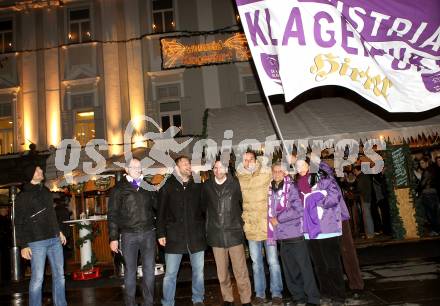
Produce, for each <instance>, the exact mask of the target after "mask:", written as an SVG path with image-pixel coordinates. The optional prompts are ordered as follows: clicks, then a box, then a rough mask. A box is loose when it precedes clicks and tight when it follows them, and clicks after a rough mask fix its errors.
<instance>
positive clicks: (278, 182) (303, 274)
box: [268, 163, 319, 305]
mask: <svg viewBox="0 0 440 306" xmlns="http://www.w3.org/2000/svg"><path fill="white" fill-rule="evenodd" d="M285 173H286V172H285V171H284V169H283V168H282V166H281V164H280V163H275V164H274V165H273V166H272V175H273V180H272V183H271V186H270V187H269V188H270V189H269V200H268V201H269V208H268V211H269V224H270V225H269V229H268V235H271V236H272V237H273V239H274V240H277V241H278V242H279V243H280V246H281V251H280V255H281V262H282V265H283V270H284V276H285V279H286V285H287V288H288V289H289V292H290V294H291V295H292V299H293V302H294V303H293V305H306V303H308V305H310V304H312V305H313V304H316V305H318V304H319V290H318V288H317V285H316V281H315V277H314V275H313V268H312V263H311V260H310V256H309V252H308V249H307V244H306V242H305V240H304V231H303V211H304V210H303V206H302V203H301V199H300V196H299V193H298V189H297V187H296V186H295V185H294V184H292V180H291V179H290V177H289V176H286V175H285Z"/></svg>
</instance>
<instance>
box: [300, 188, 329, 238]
mask: <svg viewBox="0 0 440 306" xmlns="http://www.w3.org/2000/svg"><path fill="white" fill-rule="evenodd" d="M322 199H324V195H323V194H322V193H321V192H320V191H314V192H312V193H309V194H307V195H306V196H305V203H304V233H308V234H309V237H310V239H315V238H316V237H317V236H318V235H319V234H320V233H321V225H320V224H319V218H318V203H319V202H320V201H321V200H322Z"/></svg>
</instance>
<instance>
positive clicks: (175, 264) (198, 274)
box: [162, 251, 205, 306]
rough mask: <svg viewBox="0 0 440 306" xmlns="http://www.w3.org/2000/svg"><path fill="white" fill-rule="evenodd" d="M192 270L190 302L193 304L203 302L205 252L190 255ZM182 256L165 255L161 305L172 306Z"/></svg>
mask: <svg viewBox="0 0 440 306" xmlns="http://www.w3.org/2000/svg"><path fill="white" fill-rule="evenodd" d="M189 259H190V261H191V269H192V301H193V303H197V302H203V297H204V295H205V284H204V278H203V269H204V265H205V251H200V252H197V253H190V254H189ZM181 260H182V254H168V253H166V254H165V277H164V278H163V299H162V305H165V306H174V296H175V294H176V281H177V272H179V267H180V261H181Z"/></svg>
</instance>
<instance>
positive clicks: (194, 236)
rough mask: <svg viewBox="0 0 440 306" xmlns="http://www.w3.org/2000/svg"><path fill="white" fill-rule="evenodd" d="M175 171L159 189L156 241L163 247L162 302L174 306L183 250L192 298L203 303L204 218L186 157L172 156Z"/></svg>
mask: <svg viewBox="0 0 440 306" xmlns="http://www.w3.org/2000/svg"><path fill="white" fill-rule="evenodd" d="M175 163H176V172H175V175H172V176H171V177H169V178H168V179H167V181H166V183H165V185H164V186H163V187H162V189H161V190H160V205H159V206H160V207H159V217H158V226H157V231H158V234H157V237H158V239H159V243H160V244H161V245H162V246H164V247H165V265H166V269H165V277H164V279H163V299H162V305H164V306H174V304H175V302H174V296H175V291H176V280H177V273H178V271H179V267H180V262H181V260H182V255H183V254H188V253H189V258H190V261H191V268H192V301H193V304H194V305H197V306H200V305H204V304H203V299H204V294H205V286H204V274H203V268H204V260H205V248H206V238H205V218H204V209H203V206H202V203H201V199H200V197H201V184H198V183H195V182H194V181H193V179H192V177H191V173H192V172H191V162H190V161H189V159H188V157H184V156H182V157H179V158H177V159H176V160H175Z"/></svg>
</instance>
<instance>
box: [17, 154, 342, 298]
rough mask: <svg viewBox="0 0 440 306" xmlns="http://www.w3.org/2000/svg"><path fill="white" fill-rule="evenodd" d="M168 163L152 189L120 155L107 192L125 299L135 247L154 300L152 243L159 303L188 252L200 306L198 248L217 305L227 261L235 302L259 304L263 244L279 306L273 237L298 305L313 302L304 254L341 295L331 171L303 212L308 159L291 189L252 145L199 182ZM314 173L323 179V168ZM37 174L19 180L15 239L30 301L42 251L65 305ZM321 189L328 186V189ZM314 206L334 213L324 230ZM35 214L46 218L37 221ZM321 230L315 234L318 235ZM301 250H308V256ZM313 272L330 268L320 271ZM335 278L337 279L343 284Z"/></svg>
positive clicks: (58, 238) (55, 234)
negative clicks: (118, 176)
mask: <svg viewBox="0 0 440 306" xmlns="http://www.w3.org/2000/svg"><path fill="white" fill-rule="evenodd" d="M175 164H176V167H175V172H174V173H173V174H174V175H172V176H170V177H169V178H168V179H167V181H166V183H165V184H164V186H163V187H162V188H161V189H160V191H159V193H156V192H155V191H148V190H146V189H144V188H142V184H143V183H145V182H144V181H143V176H142V166H141V162H140V161H139V160H138V159H136V158H133V159H131V160H129V161H128V162H127V166H126V168H125V172H126V175H125V176H124V177H123V178H122V180H121V181H119V182H118V183H117V184H116V186H115V187H114V188H113V189H112V191H111V193H110V199H109V207H108V226H109V236H110V249H111V250H112V251H113V252H115V253H121V255H122V256H123V258H124V264H125V271H124V272H125V273H124V287H125V290H124V301H125V304H126V305H129V306H133V305H137V304H136V301H135V293H136V276H137V265H138V253H139V252H140V254H141V260H142V272H143V280H142V296H143V305H146V306H147V305H148V306H152V305H153V304H154V288H155V286H154V284H155V257H156V248H157V243H156V241H157V242H158V243H159V244H160V245H161V246H163V247H164V249H165V265H166V272H165V276H164V278H163V294H162V300H161V301H162V305H165V306H172V305H175V292H176V282H177V274H178V271H179V267H180V263H181V260H182V256H183V255H184V254H188V255H189V259H190V263H191V267H192V302H193V305H199V306H200V305H204V295H205V288H204V257H205V249H206V248H207V246H210V247H212V250H213V254H214V257H215V262H216V266H217V274H218V279H219V282H220V287H221V293H222V297H223V302H224V305H234V295H233V289H232V283H231V276H230V272H229V262H230V261H231V263H232V270H233V274H234V278H235V280H236V283H237V288H238V293H239V295H240V301H241V303H242V305H246V306H249V305H256V306H260V305H264V304H265V303H267V302H269V301H268V299H267V298H266V287H267V286H266V275H265V272H264V262H263V259H264V257H263V249H264V253H265V258H266V261H267V263H268V265H269V272H270V286H269V287H270V292H271V299H272V300H271V305H273V306H278V305H284V304H283V300H282V291H283V280H282V275H281V265H280V260H279V258H280V256H279V254H278V248H277V241H278V242H279V243H280V246H281V262H282V264H283V268H284V272H285V278H286V285H287V289H288V290H289V291H290V292H291V294H292V296H293V298H294V301H295V302H296V303H297V305H302V304H304V305H305V304H306V303H309V304H319V303H320V295H319V294H320V293H319V291H318V289H317V282H316V281H315V279H314V276H313V275H314V273H313V270H312V264H311V260H310V258H313V262H314V264H315V266H316V267H317V268H318V270H317V274H318V280H319V283H320V284H321V285H323V284H326V288H327V287H328V288H333V289H334V290H333V291H334V292H333V293H335V294H334V296H333V297H336V298H338V297H342V300H343V294H344V292H343V290H344V289H343V279H342V269H341V268H340V262H339V257H338V256H339V255H338V254H339V253H338V252H339V251H338V250H339V238H340V237H339V236H340V235H341V231H342V229H341V205H340V202H341V201H343V200H341V197H340V192H338V190H336V189H335V188H334V185H333V183H334V182H333V179H332V178H330V177H329V178H328V181H329V182H327V183H326V184H324V183H322V184H321V185H322V186H320V188H321V189H322V190H319V192H320V193H319V195H317V194H314V195H312V196H311V197H309V199H314V200H315V206H314V208H313V209H315V210H314V211H312V210H309V211H310V214H311V215H310V216H309V218H308V219H306V218H305V217H304V216H305V215H306V211H305V208H304V203H306V200H305V198H304V197H305V196H304V195H305V194H307V193H308V192H311V191H312V189H311V187H312V186H313V185H314V183H311V180H310V179H311V178H310V174H309V171H308V168H305V167H306V166H307V165H304V166H301V165H300V166H297V167H298V171H299V173H300V174H301V171H302V170H301V169H302V168H304V169H305V170H304V171H303V172H304V173H303V174H301V175H300V176H299V177H300V178H299V180H298V182H297V185H295V186H296V187H295V188H293V187H292V186H293V183H292V180H291V178H290V177H289V176H287V175H286V172H285V170H284V169H283V168H282V167H281V165H280V164H275V165H273V166H272V168H265V167H262V165H261V163H260V162H259V161H257V158H256V155H255V153H254V152H247V153H245V154H244V155H243V162H242V163H241V165H240V166H239V167H238V169H237V176H232V175H231V174H230V173H229V172H228V166H227V165H225V164H224V163H222V161H220V160H219V161H216V162H215V164H214V167H213V171H212V174H211V177H210V178H209V179H208V180H207V181H206V182H204V183H203V184H200V183H196V182H194V180H193V179H192V170H191V162H190V160H189V158H187V157H184V156H183V157H179V158H177V159H176V160H175ZM328 172H329V171H328ZM301 176H303V177H302V178H301ZM323 177H325V178H327V175H325V176H323ZM43 178H44V176H43V174H42V170H41V169H40V168H38V167H33V168H31V169H29V179H28V182H29V183H27V184H26V185H25V192H23V193H22V194H21V195H20V196H19V199H18V205H17V209H18V210H17V212H18V214H17V215H18V217H19V218H18V219H17V225H18V232H17V234H18V238H19V241H20V243H21V245H22V246H23V249H22V256H23V257H24V258H27V259H31V260H32V263H31V265H32V280H31V285H30V292H31V301H30V305H41V284H42V279H43V274H44V273H43V271H44V260H45V258H46V255H47V256H48V257H49V260H50V262H51V265H52V269H53V271H54V272H55V273H54V284H58V285H56V286H55V288H54V289H55V291H54V303H55V305H57V306H58V305H66V299H65V294H64V273H63V265H62V260H60V257H62V250H61V244H62V243H63V244H65V242H66V239H65V237H64V235H63V233H62V232H60V230H59V227H58V225H57V223H56V218H55V214H54V211H53V207H52V206H51V204H49V203H50V202H51V198H50V192H49V190H48V189H47V188H45V187H44V186H43V185H42V184H41V182H42V180H43ZM313 180H314V179H312V181H313ZM322 182H325V180H324V179H323V180H322ZM326 186H327V187H326ZM325 188H328V192H330V196H328V192H327V191H325V190H324V189H325ZM332 190H336V191H335V193H334V194H331V193H332V192H333V191H332ZM300 191H301V193H300ZM312 193H313V192H312ZM312 193H310V194H312ZM26 197H28V198H26ZM333 198H334V199H333ZM332 199H333V200H332ZM26 202H30V203H31V204H32V205H31V206H32V209H30V210H28V209H26V211H25V210H24V209H25V206H26ZM318 206H319V207H318ZM343 206H344V207H345V204H343ZM317 207H318V209H317V210H316V208H317ZM319 208H321V215H322V209H324V210H325V212H324V219H326V218H334V219H332V222H331V226H330V228H331V231H329V226H328V225H327V224H325V223H321V219H322V216H321V217H319V220H318V219H316V218H315V217H316V216H317V215H319ZM327 210H328V211H329V213H328V214H327ZM345 210H346V208H345ZM333 215H334V216H333ZM313 218H315V219H316V220H313ZM317 220H318V221H317ZM307 221H308V224H309V225H308V226H309V229H310V236H311V238H310V239H315V238H316V239H317V240H316V242H314V243H311V244H310V246H313V248H307V246H306V243H305V241H304V239H305V238H304V237H305V236H306V235H304V230H303V228H306V227H307V226H306V224H305V222H307ZM42 222H43V223H46V224H47V225H48V226H42ZM47 222H48V223H47ZM313 222H315V223H313ZM303 223H304V226H303ZM312 223H313V224H312ZM310 224H312V225H310ZM310 226H311V227H310ZM317 228H318V230H317ZM307 236H308V235H307ZM321 238H323V239H322V240H321V241H318V239H321ZM245 239H246V240H247V243H248V246H249V252H250V257H251V259H252V272H253V282H254V289H255V298H254V300H253V301H252V302H251V296H252V290H251V282H250V277H249V273H248V268H247V263H246V254H245V242H246V241H245ZM307 239H309V238H307ZM308 249H310V251H311V254H310V256H309V253H308ZM314 250H315V251H314ZM330 250H332V253H334V254H335V256H333V257H335V258H334V259H335V260H334V261H333V263H334V265H333V266H331V267H326V266H325V265H326V263H325V262H327V263H328V262H332V261H331V258H324V257H326V256H327V253H329V252H328V251H330ZM40 253H41V254H40ZM40 255H41V256H40ZM315 261H316V262H315ZM321 263H322V265H321ZM332 269H333V270H332ZM322 271H327V272H328V271H332V273H330V274H331V275H329V273H327V272H325V273H326V274H325V273H324V274H323V273H321V272H322ZM333 272H334V273H333ZM320 273H321V275H324V276H323V277H322V278H320V277H319V274H320ZM334 280H336V281H338V282H339V283H340V284H342V288H341V287H340V286H339V285H340V284H339V285H338V284H336V283H334ZM339 280H341V281H342V283H341V281H339ZM327 285H328V286H327ZM333 285H335V286H333ZM338 286H339V287H338ZM329 294H330V295H331V292H330V293H329ZM333 305H339V304H337V303H336V304H333Z"/></svg>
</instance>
